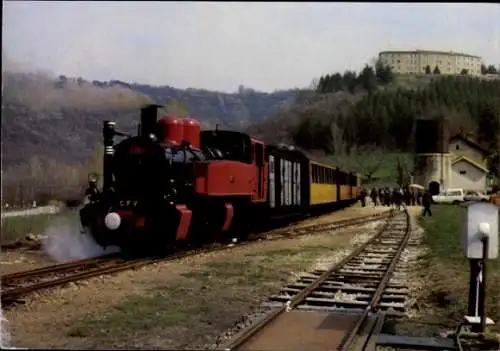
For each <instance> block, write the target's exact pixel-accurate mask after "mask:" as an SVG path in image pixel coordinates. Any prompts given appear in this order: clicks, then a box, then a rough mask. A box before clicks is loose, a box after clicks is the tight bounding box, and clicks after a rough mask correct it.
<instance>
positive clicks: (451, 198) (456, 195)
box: [432, 188, 465, 205]
mask: <svg viewBox="0 0 500 351" xmlns="http://www.w3.org/2000/svg"><path fill="white" fill-rule="evenodd" d="M432 201H433V202H434V203H436V204H453V205H458V204H459V203H461V202H465V192H464V189H462V188H456V189H447V190H443V191H442V192H441V193H439V195H433V196H432Z"/></svg>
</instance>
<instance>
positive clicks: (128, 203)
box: [120, 200, 139, 207]
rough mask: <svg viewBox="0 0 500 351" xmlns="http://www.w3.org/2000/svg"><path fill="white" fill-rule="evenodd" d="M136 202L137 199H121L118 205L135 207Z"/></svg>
mask: <svg viewBox="0 0 500 351" xmlns="http://www.w3.org/2000/svg"><path fill="white" fill-rule="evenodd" d="M138 202H139V201H134V200H121V201H120V206H121V207H136V206H137V203H138Z"/></svg>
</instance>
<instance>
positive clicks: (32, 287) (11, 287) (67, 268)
mask: <svg viewBox="0 0 500 351" xmlns="http://www.w3.org/2000/svg"><path fill="white" fill-rule="evenodd" d="M390 213H391V212H390V211H386V212H383V213H380V214H375V215H370V216H365V217H358V218H350V219H346V220H341V221H336V222H330V223H323V224H317V225H311V226H305V227H300V228H294V227H293V226H292V227H289V228H283V229H278V230H273V231H271V232H267V233H261V234H256V235H253V236H252V237H251V238H250V239H249V241H245V242H240V243H238V244H230V245H224V246H222V245H219V246H212V247H207V248H202V249H194V250H189V251H180V252H177V253H175V254H172V255H169V256H167V257H161V258H139V259H134V260H127V259H124V258H122V257H120V255H118V254H112V255H106V256H102V257H97V258H90V259H85V260H78V261H73V262H69V263H64V264H56V265H51V266H47V267H42V268H38V269H34V270H29V271H24V272H18V273H13V274H7V275H4V276H2V277H1V282H2V292H1V300H2V304H4V305H8V304H12V303H14V302H18V301H19V300H20V298H21V297H22V296H23V295H26V294H28V293H32V292H35V291H39V290H42V289H47V288H52V287H56V286H60V285H64V284H67V283H70V282H76V281H79V280H83V279H88V278H91V277H96V276H100V275H106V274H112V273H117V272H120V271H125V270H129V269H136V268H139V267H143V266H146V265H150V264H155V263H159V262H166V261H172V260H177V259H180V258H184V257H187V256H193V255H198V254H202V253H208V252H213V251H220V250H226V249H230V248H233V247H239V246H241V245H249V244H252V243H255V242H257V241H259V240H279V239H284V238H291V237H297V236H302V235H312V234H317V233H321V232H325V231H329V230H338V229H342V228H345V227H349V226H355V225H362V224H365V223H369V222H372V221H376V220H381V219H384V218H386V217H387V216H389V215H390Z"/></svg>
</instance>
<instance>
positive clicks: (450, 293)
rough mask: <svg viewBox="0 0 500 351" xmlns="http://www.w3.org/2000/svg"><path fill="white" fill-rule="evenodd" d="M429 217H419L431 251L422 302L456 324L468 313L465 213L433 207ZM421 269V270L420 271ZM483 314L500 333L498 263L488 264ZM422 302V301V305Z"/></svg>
mask: <svg viewBox="0 0 500 351" xmlns="http://www.w3.org/2000/svg"><path fill="white" fill-rule="evenodd" d="M431 209H432V217H421V218H420V220H419V222H420V225H421V226H422V227H423V229H424V230H425V234H424V241H425V244H426V245H427V247H428V248H429V249H430V251H429V253H428V256H427V262H426V263H425V267H424V268H423V269H426V270H427V272H426V273H423V274H424V275H425V276H424V277H423V278H422V279H425V281H426V282H427V284H428V286H427V288H426V289H424V290H425V291H424V292H423V297H422V298H423V300H425V302H424V304H425V303H429V306H431V308H432V310H433V311H434V313H435V314H436V315H438V316H439V317H440V318H443V319H444V320H446V321H448V322H450V323H457V322H458V321H459V320H460V319H461V318H462V316H463V315H465V314H466V313H467V300H468V290H469V272H470V271H469V263H468V259H467V258H466V256H465V254H464V251H463V249H462V246H461V225H462V221H463V216H464V215H465V214H466V209H465V208H463V207H459V206H452V205H436V206H433V207H432V208H431ZM423 269H422V270H423ZM487 279H488V283H487V287H486V289H487V292H486V294H487V296H486V313H487V315H488V317H490V318H492V319H493V320H494V321H495V322H496V325H495V326H494V327H493V331H495V332H500V304H499V303H498V301H499V296H500V259H498V258H497V259H494V260H488V262H487ZM422 302H423V301H422Z"/></svg>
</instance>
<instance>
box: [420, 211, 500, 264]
mask: <svg viewBox="0 0 500 351" xmlns="http://www.w3.org/2000/svg"><path fill="white" fill-rule="evenodd" d="M431 210H432V214H433V216H432V217H422V218H421V219H420V222H421V224H422V226H423V228H424V229H425V243H426V244H427V245H428V246H429V248H430V249H431V253H430V257H431V259H432V260H436V261H438V262H439V263H440V264H446V265H449V266H456V267H457V268H464V269H468V260H467V258H466V257H465V254H464V251H463V249H462V244H461V236H462V221H463V218H464V216H465V215H466V212H467V210H466V209H465V208H463V207H459V206H450V205H436V206H433V207H432V208H431ZM488 267H490V269H491V270H492V271H495V272H496V271H500V259H498V258H497V259H495V260H489V261H488Z"/></svg>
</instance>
